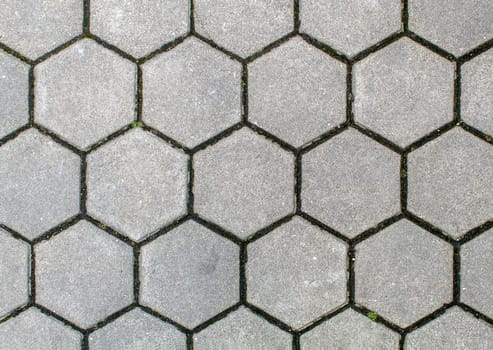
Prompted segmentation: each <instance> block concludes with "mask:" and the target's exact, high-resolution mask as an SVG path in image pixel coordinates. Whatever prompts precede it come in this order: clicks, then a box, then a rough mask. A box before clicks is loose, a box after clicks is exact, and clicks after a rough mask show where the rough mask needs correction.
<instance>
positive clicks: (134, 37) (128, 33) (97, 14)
mask: <svg viewBox="0 0 493 350" xmlns="http://www.w3.org/2000/svg"><path fill="white" fill-rule="evenodd" d="M90 4H91V33H93V34H96V35H98V36H100V37H101V38H103V39H104V40H107V41H108V42H110V43H111V44H113V45H115V46H117V47H118V48H120V49H122V50H123V51H125V52H128V53H129V54H131V55H133V56H134V57H142V56H145V55H146V54H148V53H150V52H151V51H153V50H156V49H158V48H159V47H160V46H161V45H163V44H165V43H167V42H170V41H172V40H174V39H176V38H177V37H179V36H181V35H184V34H186V33H187V31H188V27H189V24H188V22H189V7H190V6H189V4H188V1H183V0H168V1H159V0H147V1H132V0H126V1H119V0H91V3H90Z"/></svg>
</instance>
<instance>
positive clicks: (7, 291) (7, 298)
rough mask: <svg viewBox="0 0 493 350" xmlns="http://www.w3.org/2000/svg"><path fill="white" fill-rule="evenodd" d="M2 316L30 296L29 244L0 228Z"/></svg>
mask: <svg viewBox="0 0 493 350" xmlns="http://www.w3.org/2000/svg"><path fill="white" fill-rule="evenodd" d="M0 252H1V254H0V300H1V303H0V318H2V317H3V316H5V315H6V314H7V313H9V312H11V311H13V310H14V309H15V308H16V307H19V306H22V305H24V304H26V303H27V301H28V298H29V266H30V256H31V255H30V248H29V245H28V244H27V243H25V242H23V241H21V240H19V239H15V238H13V237H12V236H11V235H10V234H9V233H7V232H6V231H4V230H2V229H0Z"/></svg>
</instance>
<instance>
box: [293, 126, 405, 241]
mask: <svg viewBox="0 0 493 350" xmlns="http://www.w3.org/2000/svg"><path fill="white" fill-rule="evenodd" d="M399 167H400V160H399V155H398V154H396V153H394V152H392V151H390V150H389V149H387V148H385V147H384V146H382V145H380V144H379V143H377V142H375V141H373V140H372V139H370V138H368V137H366V136H364V135H363V134H361V133H359V132H357V131H355V130H353V129H348V130H346V131H344V132H342V133H341V134H339V135H337V136H335V137H333V138H331V139H330V140H329V141H327V142H325V143H323V144H322V145H320V146H318V147H316V148H315V149H313V150H311V151H310V152H308V153H307V154H306V155H304V156H303V163H302V179H303V180H302V181H303V182H302V187H301V199H302V209H303V210H304V211H305V212H307V213H308V214H310V215H312V216H314V217H315V218H316V219H318V220H320V221H322V222H324V223H325V224H327V225H329V226H330V227H332V228H334V229H336V230H338V231H340V232H341V233H342V234H344V235H346V236H348V237H350V238H352V237H355V236H356V235H358V234H359V233H361V232H362V231H364V230H366V229H368V228H370V227H372V226H374V225H376V224H378V223H379V222H380V221H382V220H384V219H386V218H388V217H391V216H392V215H395V214H397V213H398V212H399V210H400V199H399V197H400V195H399V191H400V180H399Z"/></svg>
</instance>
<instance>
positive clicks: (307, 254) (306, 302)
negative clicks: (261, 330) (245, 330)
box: [246, 217, 347, 328]
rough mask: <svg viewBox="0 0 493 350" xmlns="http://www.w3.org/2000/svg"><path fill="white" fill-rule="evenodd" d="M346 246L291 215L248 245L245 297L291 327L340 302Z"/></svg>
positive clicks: (303, 322)
mask: <svg viewBox="0 0 493 350" xmlns="http://www.w3.org/2000/svg"><path fill="white" fill-rule="evenodd" d="M346 253H347V247H346V245H345V244H344V243H343V242H342V241H339V240H338V239H337V238H335V237H332V236H331V235H329V234H328V233H327V232H323V231H322V230H320V229H319V228H318V227H316V226H313V225H311V224H310V223H309V222H307V221H305V220H303V219H301V218H299V217H294V218H293V219H292V220H291V221H289V222H288V223H286V224H283V225H282V226H280V227H278V228H276V229H275V230H274V231H272V232H270V233H268V234H267V235H266V236H264V237H262V238H260V239H259V240H258V241H255V242H254V243H252V244H251V245H249V246H248V262H247V267H246V278H247V285H248V296H247V298H248V301H249V302H250V303H252V304H254V305H256V306H258V307H259V308H261V309H262V310H265V311H266V312H268V313H270V314H271V315H273V316H274V317H277V318H278V319H280V320H281V321H284V322H285V323H287V324H289V325H290V326H291V327H294V328H301V327H303V326H304V325H306V324H307V323H309V322H311V321H313V320H315V319H316V318H318V317H320V316H322V315H323V314H325V313H328V312H329V311H331V310H333V309H335V308H336V307H338V306H340V305H342V304H344V302H345V301H346V283H347V276H346V274H347V273H346V271H347V263H346Z"/></svg>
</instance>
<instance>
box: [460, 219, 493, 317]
mask: <svg viewBox="0 0 493 350" xmlns="http://www.w3.org/2000/svg"><path fill="white" fill-rule="evenodd" d="M460 252H461V253H460V264H461V271H460V276H461V292H460V293H461V294H460V299H461V301H462V302H464V303H465V304H467V305H469V306H471V307H473V308H475V309H476V310H478V311H480V312H482V313H484V314H485V315H487V316H488V317H491V318H493V293H492V292H491V291H492V290H493V254H492V252H493V229H490V230H489V231H487V232H485V233H483V234H481V236H479V237H477V238H475V239H473V240H472V241H470V242H467V243H466V244H465V245H463V246H462V248H461V251H460Z"/></svg>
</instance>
